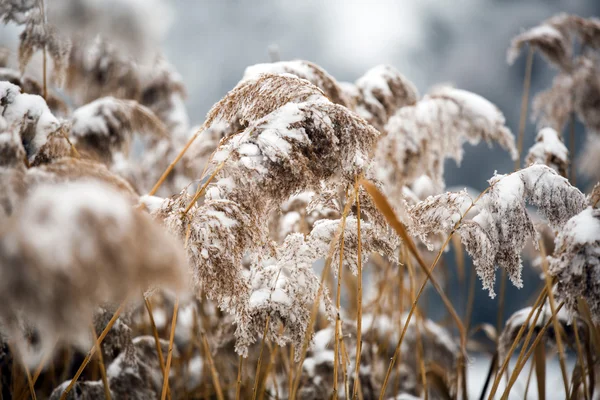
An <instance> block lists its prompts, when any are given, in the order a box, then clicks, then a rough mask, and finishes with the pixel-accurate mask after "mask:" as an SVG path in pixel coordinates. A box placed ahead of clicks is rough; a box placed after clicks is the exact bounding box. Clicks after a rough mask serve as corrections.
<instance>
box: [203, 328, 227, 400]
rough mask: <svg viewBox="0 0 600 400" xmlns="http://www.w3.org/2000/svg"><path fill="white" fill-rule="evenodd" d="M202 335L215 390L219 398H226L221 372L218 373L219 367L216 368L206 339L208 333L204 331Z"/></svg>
mask: <svg viewBox="0 0 600 400" xmlns="http://www.w3.org/2000/svg"><path fill="white" fill-rule="evenodd" d="M200 335H201V336H202V346H203V347H204V356H205V357H206V359H207V360H208V366H209V367H210V375H211V377H212V381H213V385H214V387H215V392H216V395H217V399H218V400H224V397H223V390H222V389H221V383H220V381H219V374H218V373H217V369H216V368H215V362H214V360H213V358H212V354H211V353H210V347H208V340H206V334H205V333H204V332H202V333H201V334H200Z"/></svg>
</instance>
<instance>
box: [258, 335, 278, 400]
mask: <svg viewBox="0 0 600 400" xmlns="http://www.w3.org/2000/svg"><path fill="white" fill-rule="evenodd" d="M280 331H281V332H283V325H282V326H281V329H280ZM267 345H268V347H269V352H270V353H271V357H269V363H268V364H267V368H266V372H265V375H264V379H263V380H262V382H261V383H260V385H259V386H260V387H261V388H262V390H261V392H260V398H259V400H262V399H264V397H265V393H266V382H267V380H268V379H269V376H271V371H273V374H272V376H273V387H274V388H275V399H276V400H279V388H278V385H277V376H276V374H275V370H274V369H273V365H274V364H275V358H277V352H278V351H279V346H277V347H275V349H273V346H271V343H267Z"/></svg>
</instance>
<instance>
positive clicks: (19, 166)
mask: <svg viewBox="0 0 600 400" xmlns="http://www.w3.org/2000/svg"><path fill="white" fill-rule="evenodd" d="M3 124H4V125H6V124H5V123H4V120H3V119H2V117H0V225H4V224H5V223H6V221H7V220H8V218H9V217H10V216H11V215H12V214H13V213H14V212H15V211H16V210H17V208H18V205H19V203H20V201H21V199H22V198H23V196H24V195H25V191H26V185H25V184H24V178H25V172H26V167H25V163H24V160H25V149H23V146H22V145H21V141H20V140H19V138H18V136H16V134H15V133H10V132H6V131H4V129H6V128H7V127H6V126H4V127H3V126H2V125H3Z"/></svg>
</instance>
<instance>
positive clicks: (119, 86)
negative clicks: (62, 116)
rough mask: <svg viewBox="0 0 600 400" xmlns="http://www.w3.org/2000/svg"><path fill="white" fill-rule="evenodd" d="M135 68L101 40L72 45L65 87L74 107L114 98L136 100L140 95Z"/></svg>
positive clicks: (139, 82) (110, 44)
mask: <svg viewBox="0 0 600 400" xmlns="http://www.w3.org/2000/svg"><path fill="white" fill-rule="evenodd" d="M139 75H140V74H139V69H138V66H137V65H136V64H135V62H134V61H133V60H131V59H130V58H126V57H124V56H123V55H121V54H119V52H118V51H117V49H116V48H115V46H114V45H112V43H107V42H106V41H105V40H102V38H101V37H97V38H96V39H94V41H93V42H92V43H89V44H87V45H85V44H83V43H78V42H75V44H74V45H73V48H72V49H71V53H70V55H69V69H68V71H67V80H66V84H65V87H66V89H67V91H68V92H69V94H71V95H72V96H73V97H74V98H75V101H76V103H77V104H87V103H89V102H92V101H94V100H96V99H98V98H101V97H105V96H113V97H116V98H120V99H137V98H139V96H140V95H141V93H142V88H141V77H140V76H139Z"/></svg>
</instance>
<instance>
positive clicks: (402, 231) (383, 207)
mask: <svg viewBox="0 0 600 400" xmlns="http://www.w3.org/2000/svg"><path fill="white" fill-rule="evenodd" d="M360 183H361V184H362V185H363V187H364V188H365V189H366V190H367V192H368V193H369V195H371V197H372V198H373V201H374V203H375V205H376V206H377V208H378V209H379V210H380V211H381V213H382V214H383V215H384V217H385V218H386V221H387V222H388V224H389V225H390V226H391V227H392V228H393V229H394V230H395V231H396V233H397V234H398V235H399V236H400V238H401V239H402V240H403V241H404V243H406V245H407V246H408V249H409V251H410V252H411V254H412V255H413V256H414V257H415V259H416V260H417V261H418V263H419V266H420V267H421V269H422V270H423V272H424V273H425V275H426V276H427V278H426V279H425V280H424V282H423V284H422V286H421V288H420V289H419V292H418V294H417V296H416V298H415V300H414V301H413V304H412V307H411V309H410V311H409V313H408V316H407V319H406V321H405V323H404V328H403V330H402V333H401V334H400V339H399V340H398V343H397V345H396V350H395V351H394V356H393V357H392V359H391V361H390V364H389V366H388V370H387V372H386V375H385V378H384V381H383V386H382V388H381V392H380V394H379V398H380V399H383V396H384V393H385V389H386V387H387V384H388V381H389V378H390V374H391V371H392V370H393V368H394V364H395V362H396V359H397V356H398V352H399V351H400V346H401V344H402V340H403V339H404V335H406V330H407V327H408V324H409V323H410V319H411V318H412V315H413V313H414V311H415V309H416V306H417V302H418V301H419V298H420V297H421V295H422V294H423V291H424V290H425V286H426V284H427V281H428V280H429V281H431V284H432V285H433V287H434V289H435V290H436V291H437V292H438V294H439V295H440V297H441V299H442V302H443V303H444V305H445V306H446V308H447V309H448V312H449V313H450V315H451V316H452V318H453V320H454V322H455V324H456V326H457V328H458V330H459V332H460V337H461V351H463V352H464V350H465V346H466V331H465V329H464V326H463V324H462V321H461V319H460V317H459V316H458V314H457V313H456V310H455V309H454V306H453V305H452V303H451V302H450V300H449V299H448V297H447V296H446V295H445V293H444V291H443V290H442V289H441V287H440V285H439V284H438V283H437V280H436V279H435V278H434V277H433V276H432V275H431V273H432V272H433V270H434V269H435V267H436V265H437V263H438V261H439V260H440V258H441V256H442V253H443V251H444V249H445V248H446V246H447V245H448V243H449V241H450V239H451V237H452V235H453V234H454V230H455V229H456V226H455V229H454V230H453V231H452V233H451V234H450V235H448V237H447V238H446V241H445V243H444V244H443V245H442V247H441V249H440V251H439V252H438V254H437V256H436V258H435V260H434V261H433V263H432V265H431V267H430V268H429V269H428V268H427V266H426V265H425V262H424V261H423V259H422V258H421V255H420V254H419V251H418V250H417V247H416V246H415V244H414V242H413V241H412V239H411V237H410V236H409V235H408V233H407V232H406V228H405V227H404V225H403V224H402V223H401V222H400V221H399V220H398V218H397V217H396V215H395V213H394V211H393V209H392V207H391V206H390V204H389V203H388V201H387V199H386V198H385V196H383V194H382V193H381V192H380V191H379V189H377V187H376V186H375V185H373V184H372V183H371V182H369V181H366V180H362V181H361V182H360ZM488 189H489V188H488ZM488 189H486V191H487V190H488ZM484 193H485V191H484V192H482V193H481V194H480V196H479V198H480V197H481V196H482V195H483V194H484ZM479 198H478V199H479ZM471 207H472V205H471ZM471 207H469V209H467V211H465V214H466V213H467V212H469V210H470V208H471ZM461 220H462V219H461ZM459 223H460V221H459V222H457V226H458V224H459Z"/></svg>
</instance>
